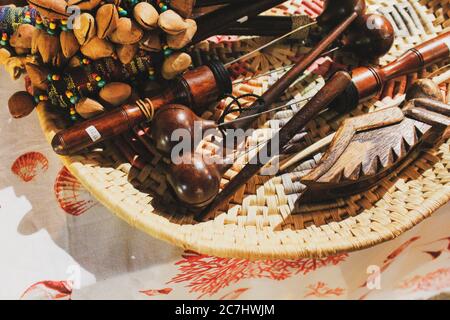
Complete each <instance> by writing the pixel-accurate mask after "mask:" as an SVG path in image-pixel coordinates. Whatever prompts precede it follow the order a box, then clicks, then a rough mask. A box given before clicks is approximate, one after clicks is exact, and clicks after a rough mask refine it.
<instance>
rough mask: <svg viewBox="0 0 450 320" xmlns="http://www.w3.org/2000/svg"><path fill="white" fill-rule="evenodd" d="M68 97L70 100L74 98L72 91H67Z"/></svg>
mask: <svg viewBox="0 0 450 320" xmlns="http://www.w3.org/2000/svg"><path fill="white" fill-rule="evenodd" d="M66 97H67V98H69V99H70V98H72V97H73V93H72V91H68V90H67V91H66Z"/></svg>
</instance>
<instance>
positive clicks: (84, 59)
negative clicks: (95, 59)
mask: <svg viewBox="0 0 450 320" xmlns="http://www.w3.org/2000/svg"><path fill="white" fill-rule="evenodd" d="M81 63H82V64H90V63H91V61H89V59H87V58H83V59H81Z"/></svg>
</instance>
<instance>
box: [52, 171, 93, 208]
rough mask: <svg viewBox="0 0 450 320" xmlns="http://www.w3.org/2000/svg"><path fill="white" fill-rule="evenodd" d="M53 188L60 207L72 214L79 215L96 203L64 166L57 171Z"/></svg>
mask: <svg viewBox="0 0 450 320" xmlns="http://www.w3.org/2000/svg"><path fill="white" fill-rule="evenodd" d="M54 190H55V195H56V199H57V200H58V203H59V206H60V207H61V209H63V210H64V211H65V212H66V213H68V214H70V215H72V216H79V215H81V214H83V213H85V212H86V211H87V210H89V209H90V208H92V207H94V206H95V205H97V203H98V202H97V201H96V200H94V198H92V196H91V194H90V193H89V192H88V191H87V190H86V189H84V187H83V186H82V185H81V183H80V182H79V181H78V180H77V178H75V177H74V176H73V175H72V174H71V173H70V172H69V170H67V168H66V167H64V168H62V169H61V171H60V172H59V173H58V176H57V177H56V181H55V185H54Z"/></svg>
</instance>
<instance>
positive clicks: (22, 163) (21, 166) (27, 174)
mask: <svg viewBox="0 0 450 320" xmlns="http://www.w3.org/2000/svg"><path fill="white" fill-rule="evenodd" d="M47 169H48V160H47V158H46V157H45V156H44V155H43V154H42V153H40V152H27V153H25V154H23V155H21V156H20V157H18V158H17V159H16V161H14V163H13V165H12V166H11V171H12V172H13V173H14V174H15V175H17V176H18V177H19V178H21V179H22V180H23V181H25V182H29V181H31V180H33V179H34V178H35V177H36V176H37V175H38V174H40V173H43V172H45V171H47Z"/></svg>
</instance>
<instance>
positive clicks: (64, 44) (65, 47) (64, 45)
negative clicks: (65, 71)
mask: <svg viewBox="0 0 450 320" xmlns="http://www.w3.org/2000/svg"><path fill="white" fill-rule="evenodd" d="M59 42H60V43H61V51H62V53H63V55H64V57H66V58H67V59H69V58H71V57H73V56H74V55H75V54H76V53H77V52H78V50H79V49H80V44H79V43H78V40H77V38H76V37H75V34H74V33H73V32H72V31H66V32H61V33H60V35H59Z"/></svg>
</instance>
